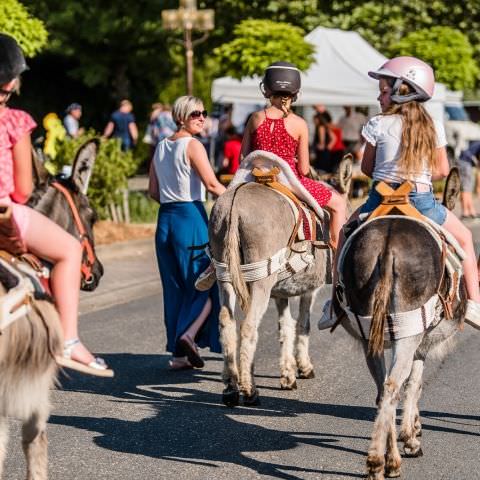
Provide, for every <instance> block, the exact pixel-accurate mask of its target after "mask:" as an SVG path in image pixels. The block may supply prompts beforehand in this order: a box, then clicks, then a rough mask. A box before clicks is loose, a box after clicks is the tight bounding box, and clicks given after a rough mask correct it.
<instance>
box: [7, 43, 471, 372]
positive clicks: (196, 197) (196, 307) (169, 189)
mask: <svg viewBox="0 0 480 480" xmlns="http://www.w3.org/2000/svg"><path fill="white" fill-rule="evenodd" d="M0 43H1V44H2V49H3V51H7V52H8V55H7V56H6V57H5V58H0V169H1V170H2V175H1V176H0V203H2V204H7V205H10V206H11V207H12V210H13V217H14V220H15V222H16V223H17V224H18V228H19V232H20V234H21V236H22V238H23V240H24V241H25V243H26V245H27V247H28V248H29V249H30V250H31V251H32V252H34V253H36V254H38V255H39V256H40V257H42V258H46V259H48V260H49V261H50V262H51V263H52V264H53V270H52V281H51V283H52V290H53V294H54V296H55V299H56V304H57V307H58V310H59V313H60V319H61V323H62V327H63V330H64V336H65V345H64V347H65V348H64V353H63V356H62V357H61V359H60V360H59V363H60V364H61V365H66V366H68V367H70V368H75V364H78V365H80V366H81V368H82V371H85V370H87V371H88V372H89V373H92V374H94V375H95V374H99V375H104V376H105V371H106V370H108V366H107V365H106V364H105V362H104V361H103V360H102V359H101V358H97V357H95V356H94V355H93V354H92V353H90V351H89V350H88V349H87V348H86V347H85V346H84V345H83V343H82V342H81V341H80V340H79V335H78V301H79V295H78V290H79V283H80V262H81V250H80V244H79V242H78V241H77V239H75V238H74V237H73V236H71V235H69V234H68V233H66V232H65V231H63V230H61V229H60V228H59V227H57V226H56V224H55V223H53V222H52V221H51V220H49V219H48V218H46V217H44V216H43V215H41V214H40V213H38V212H36V211H34V210H32V209H31V208H29V207H28V206H26V202H27V201H28V198H29V196H30V194H31V192H32V170H31V150H30V133H31V132H32V130H33V129H34V128H35V126H36V124H35V122H34V121H33V119H32V118H31V117H30V115H29V114H28V113H26V112H23V111H20V110H15V109H12V108H9V107H8V106H7V102H8V100H9V98H10V97H11V95H12V94H13V93H14V92H15V91H16V89H17V86H18V82H19V76H20V74H21V73H22V72H23V71H24V70H25V68H26V64H25V60H24V58H23V54H22V52H21V50H20V48H19V46H18V44H17V43H16V41H15V40H14V39H13V38H12V37H9V36H7V35H0ZM412 71H414V72H418V76H417V78H415V76H412V75H411V72H412ZM409 72H410V73H409ZM369 75H370V76H371V77H373V78H374V79H376V80H378V82H379V92H380V93H379V97H378V99H379V103H380V107H381V110H382V113H381V114H379V115H376V116H374V117H372V118H371V119H370V120H368V121H367V120H366V118H365V116H364V115H363V114H361V113H360V112H357V111H355V110H354V109H352V108H351V107H348V106H346V107H345V108H344V110H345V113H344V115H343V116H342V117H341V118H340V119H339V121H338V122H337V123H333V122H332V118H331V116H330V114H329V112H328V111H327V110H326V109H325V107H323V106H321V105H319V106H317V107H316V112H315V119H314V120H315V121H314V128H315V132H314V135H313V138H314V141H313V149H314V156H315V158H314V164H315V166H316V168H318V169H321V170H323V171H326V172H333V171H335V169H336V168H337V166H338V162H339V161H340V159H341V157H342V156H343V153H344V152H346V151H348V152H351V153H353V154H354V155H356V156H357V157H358V158H360V160H361V169H362V171H363V173H364V174H365V175H367V176H369V177H370V178H372V179H373V188H371V190H370V192H369V196H368V199H367V201H366V202H365V204H364V205H362V206H361V207H360V208H359V210H358V211H357V212H355V213H354V214H353V215H352V217H351V220H352V219H355V218H357V217H358V215H359V214H360V213H367V212H371V211H372V210H374V209H375V208H376V207H377V206H378V205H379V204H380V202H381V197H380V196H379V194H378V193H377V191H376V190H375V188H374V187H375V185H376V184H377V183H378V182H381V181H382V182H387V183H388V184H390V185H391V186H392V188H396V187H397V186H399V185H400V184H401V183H403V182H404V181H406V180H409V181H410V182H411V183H412V185H413V190H412V192H411V193H410V195H409V200H410V202H411V203H412V204H413V205H414V206H415V207H416V208H417V209H418V210H419V211H420V212H421V213H422V214H423V215H424V216H426V217H428V218H430V219H431V220H432V221H433V222H435V223H437V224H439V225H442V226H443V227H444V228H445V229H446V230H448V231H449V232H450V233H451V234H452V235H453V236H454V237H455V238H456V239H457V241H458V242H459V244H460V245H461V246H462V248H463V250H464V251H465V252H466V258H465V260H464V262H463V271H464V277H465V284H466V288H467V292H468V303H467V307H466V321H467V322H468V323H470V324H471V325H472V326H474V327H475V328H480V290H479V278H478V270H477V263H476V258H475V252H474V248H473V241H472V235H471V233H470V231H469V230H468V229H467V228H466V227H465V226H464V225H463V224H462V223H461V222H460V221H459V219H458V218H457V217H456V216H455V215H454V214H453V213H452V212H450V211H447V210H446V208H445V207H444V206H443V205H441V204H440V203H439V202H438V201H437V200H436V199H435V197H434V195H433V189H432V180H433V179H436V178H443V177H445V176H446V175H447V173H448V170H449V165H448V160H447V155H446V150H445V145H446V139H445V132H444V129H443V125H442V124H441V123H440V122H436V121H433V120H432V118H431V117H430V116H429V115H428V113H427V112H426V110H425V108H424V106H423V102H425V101H426V100H428V99H429V98H430V97H431V96H432V92H433V85H434V76H433V71H432V69H431V68H430V67H429V66H428V65H427V64H425V63H424V62H422V61H420V60H418V59H415V58H411V57H398V58H395V59H392V60H390V61H388V62H387V63H386V64H385V65H384V66H383V67H382V68H380V69H379V70H378V71H375V72H369ZM300 89H301V81H300V73H299V71H298V69H297V68H296V67H295V66H294V65H291V64H288V63H287V62H276V63H273V64H272V65H270V67H268V68H267V69H266V70H265V73H264V77H263V82H262V92H263V94H264V96H265V99H266V101H267V106H266V107H265V108H262V109H260V110H258V111H256V112H253V113H252V114H251V115H250V116H249V118H248V121H247V122H246V125H245V129H244V132H238V131H237V130H236V129H235V127H234V126H233V124H232V121H231V110H228V109H227V110H226V111H225V112H224V115H223V116H220V117H219V118H218V119H216V121H214V120H213V119H212V118H211V117H209V115H208V112H207V111H206V110H205V107H204V103H203V101H202V100H201V99H199V98H196V97H193V96H182V97H180V98H178V99H177V100H176V101H175V103H174V105H173V107H172V108H170V107H169V106H168V105H164V104H159V103H156V104H154V105H152V111H151V114H150V118H149V125H148V129H147V133H146V135H145V137H144V141H145V142H146V143H149V144H150V145H151V147H152V149H151V153H152V158H151V164H150V174H149V179H150V183H149V194H150V196H151V197H152V198H153V199H154V200H155V201H157V202H158V203H159V204H161V208H160V209H159V214H158V222H157V229H156V235H155V244H156V253H157V261H158V268H159V272H160V278H161V282H162V286H163V300H164V302H163V303H164V317H163V318H164V322H165V326H166V332H167V346H166V348H167V351H169V352H171V354H172V359H171V361H170V366H171V368H172V369H176V370H177V369H189V368H201V367H202V366H203V364H204V362H203V360H202V358H201V356H200V354H199V351H198V347H208V348H210V350H211V351H214V352H219V351H220V349H221V346H220V340H219V327H218V321H219V299H218V291H217V289H216V285H215V270H214V269H212V268H211V265H210V259H209V258H208V256H207V255H206V253H200V254H199V253H198V252H197V251H195V250H192V248H191V247H192V246H200V245H204V244H206V243H207V242H208V231H207V214H206V211H205V208H204V206H203V201H204V200H205V193H206V191H208V192H210V193H211V194H212V195H214V196H219V195H222V193H223V192H224V191H225V187H224V186H223V185H222V184H221V183H220V182H219V181H218V179H217V176H216V172H215V171H214V168H213V167H212V162H211V158H209V154H210V153H211V152H212V151H215V150H216V151H217V154H218V152H220V153H219V154H218V157H219V159H220V160H219V162H218V163H217V165H218V166H219V167H220V171H226V172H228V173H230V174H233V173H234V172H235V170H236V169H237V168H238V164H239V160H240V158H242V157H245V156H247V155H248V154H249V153H250V152H252V151H254V150H264V151H267V152H271V153H273V154H275V155H277V156H279V157H280V158H281V159H283V160H284V161H285V163H286V165H288V168H289V169H291V171H292V172H293V174H294V175H295V177H296V178H297V179H298V181H299V182H300V183H301V184H302V185H303V187H304V188H305V189H306V190H307V191H308V192H309V193H310V194H311V196H312V197H313V198H314V199H315V201H316V202H318V204H319V205H320V206H321V207H323V208H325V209H327V210H328V211H329V212H330V246H331V247H332V249H333V251H336V249H339V248H341V245H342V243H343V225H344V224H345V222H346V221H347V209H346V202H345V199H344V198H343V197H342V196H341V195H340V194H339V193H338V192H337V191H336V190H335V189H334V188H333V187H330V186H329V185H327V184H325V183H322V182H317V181H314V180H312V179H311V178H309V177H308V175H309V172H310V163H311V155H310V148H309V147H310V146H309V142H310V136H309V132H308V125H307V123H306V121H305V120H304V119H303V118H302V117H300V116H299V115H296V114H295V113H294V112H293V104H294V102H295V100H296V98H297V95H298V94H299V92H300ZM132 110H133V107H132V104H131V102H130V101H129V100H126V99H125V100H122V101H121V102H120V104H119V107H118V110H116V111H115V112H113V113H112V115H111V117H110V120H109V122H108V124H107V125H106V127H105V130H104V132H103V135H104V136H105V137H110V136H113V137H116V138H119V139H120V141H121V148H122V149H123V150H125V151H126V150H129V149H131V148H133V146H134V145H135V144H136V142H137V141H138V129H137V126H136V123H135V117H134V115H133V113H132ZM81 116H82V107H81V105H79V104H78V103H72V104H71V105H70V106H69V107H68V108H67V111H66V116H65V119H64V125H65V129H66V131H67V132H68V135H69V136H71V137H72V138H75V137H77V136H78V135H79V134H80V133H81V127H80V125H79V121H80V119H81ZM205 132H207V133H205ZM414 137H415V138H414ZM414 140H415V141H414ZM212 142H213V143H215V148H213V147H212V145H213V143H212ZM218 147H220V148H218ZM477 147H478V149H477ZM478 150H480V145H476V146H475V148H474V147H473V146H472V149H471V151H468V152H465V154H464V158H463V159H462V161H464V162H465V163H468V162H469V161H471V158H472V156H473V157H476V156H477V155H478ZM334 270H335V267H334ZM205 272H207V275H206V276H204V277H203V278H206V279H207V280H213V281H207V282H205V284H203V285H202V288H199V289H197V288H196V286H195V283H196V281H197V279H198V278H202V275H201V274H202V273H205ZM333 278H334V283H335V278H336V274H335V272H334V275H333ZM334 321H335V317H334V314H333V310H332V309H331V308H330V302H327V304H326V305H325V308H324V310H323V316H322V319H321V321H320V325H319V326H320V327H321V328H327V327H329V326H331V325H332V323H333V322H334ZM66 360H68V361H69V362H67V361H66ZM72 362H73V363H72Z"/></svg>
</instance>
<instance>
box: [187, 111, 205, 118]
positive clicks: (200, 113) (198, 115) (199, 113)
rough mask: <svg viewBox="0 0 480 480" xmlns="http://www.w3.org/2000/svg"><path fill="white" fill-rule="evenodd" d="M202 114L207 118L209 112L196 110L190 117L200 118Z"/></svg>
mask: <svg viewBox="0 0 480 480" xmlns="http://www.w3.org/2000/svg"><path fill="white" fill-rule="evenodd" d="M201 116H203V118H207V117H208V112H207V111H206V110H204V111H203V112H201V111H200V110H194V111H193V112H192V113H190V115H189V117H190V118H200V117H201Z"/></svg>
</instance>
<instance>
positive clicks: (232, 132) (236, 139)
mask: <svg viewBox="0 0 480 480" xmlns="http://www.w3.org/2000/svg"><path fill="white" fill-rule="evenodd" d="M225 136H226V140H225V143H224V145H223V164H222V167H223V168H224V169H225V173H227V174H230V175H233V174H235V172H236V171H237V170H238V166H239V164H240V151H241V149H242V137H241V136H240V135H239V134H238V133H237V130H236V128H235V127H233V126H230V127H228V128H227V129H226V130H225Z"/></svg>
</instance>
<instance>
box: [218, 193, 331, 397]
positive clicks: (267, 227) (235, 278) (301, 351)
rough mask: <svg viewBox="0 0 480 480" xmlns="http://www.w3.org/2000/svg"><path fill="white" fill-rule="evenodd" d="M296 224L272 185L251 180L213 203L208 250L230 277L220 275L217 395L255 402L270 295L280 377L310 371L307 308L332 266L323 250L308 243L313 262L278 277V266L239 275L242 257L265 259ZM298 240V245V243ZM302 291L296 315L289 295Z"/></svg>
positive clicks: (283, 381) (286, 383) (290, 379)
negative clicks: (261, 330)
mask: <svg viewBox="0 0 480 480" xmlns="http://www.w3.org/2000/svg"><path fill="white" fill-rule="evenodd" d="M294 226H295V217H294V214H293V212H292V208H291V206H290V204H289V203H288V201H287V200H286V199H285V198H284V197H283V196H281V195H279V194H278V193H276V192H275V191H273V190H272V189H270V188H268V187H266V186H264V185H260V184H257V183H248V184H244V185H240V186H239V187H237V188H235V189H229V190H227V191H226V192H225V193H224V194H223V195H221V196H220V197H219V199H218V200H217V202H216V203H215V205H214V207H213V210H212V214H211V216H210V221H209V240H210V250H211V253H212V257H213V258H214V259H215V260H217V261H220V262H224V263H226V264H227V265H228V270H229V272H230V274H231V276H232V282H231V283H230V282H226V281H219V282H218V284H219V291H220V303H221V310H220V340H221V343H222V347H223V355H224V370H223V381H224V383H225V390H224V391H223V402H224V403H225V404H226V405H228V406H235V405H238V403H239V392H241V393H242V394H243V396H244V404H246V405H257V404H258V403H259V396H258V392H257V389H256V387H255V380H254V365H253V364H254V356H255V350H256V345H257V338H258V327H259V325H260V321H261V319H262V317H263V315H264V313H265V311H266V309H267V306H268V301H269V299H270V296H272V297H274V299H275V303H276V306H277V310H278V314H279V325H280V342H281V345H282V347H281V359H280V371H281V378H280V385H281V387H282V388H283V389H293V388H296V373H297V370H298V373H299V377H300V378H313V377H314V371H313V365H312V362H311V361H310V357H309V353H308V343H309V333H310V310H311V307H312V304H313V300H314V298H315V293H316V292H317V290H318V288H319V287H320V286H322V285H323V284H324V283H325V280H326V277H327V273H329V271H330V262H329V261H328V253H327V252H328V251H327V250H325V249H317V248H314V247H312V246H311V244H308V242H306V243H307V244H308V245H309V248H311V249H312V251H311V253H312V254H313V255H314V258H315V259H314V262H313V263H312V264H311V265H310V266H309V267H307V269H306V270H304V271H301V272H299V273H296V274H294V275H293V276H291V277H290V278H286V279H283V280H279V278H278V273H273V274H271V275H269V276H267V277H266V278H262V279H260V280H256V281H253V282H248V284H247V283H246V282H245V280H244V278H243V275H242V273H241V271H240V265H241V264H250V263H254V262H258V261H261V260H266V259H268V258H269V257H271V256H272V255H273V254H275V253H276V252H277V251H279V250H280V249H282V248H284V247H286V246H287V244H288V241H289V237H290V235H291V234H292V231H293V229H294ZM298 248H300V249H301V248H303V247H302V244H300V245H298ZM295 296H299V297H300V308H299V317H298V319H297V320H295V319H294V318H293V317H292V315H291V313H290V308H289V299H290V298H291V297H295ZM237 298H238V299H239V302H240V305H241V306H242V309H243V310H244V312H245V314H246V315H245V318H244V319H242V321H241V324H240V342H239V353H240V354H239V358H240V362H239V366H237V327H236V321H235V315H234V310H235V303H236V299H237Z"/></svg>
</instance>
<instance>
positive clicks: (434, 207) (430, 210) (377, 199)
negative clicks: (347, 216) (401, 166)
mask: <svg viewBox="0 0 480 480" xmlns="http://www.w3.org/2000/svg"><path fill="white" fill-rule="evenodd" d="M392 187H393V188H397V186H396V185H392ZM408 198H409V200H410V203H411V204H412V205H413V206H414V207H415V208H416V209H417V210H418V211H419V212H420V213H421V214H422V215H424V216H425V217H428V218H429V219H430V220H433V221H434V222H435V223H438V225H443V224H444V223H445V220H446V219H447V209H446V208H445V207H444V206H443V205H442V204H441V203H440V202H439V201H438V200H437V199H436V198H435V197H434V195H433V192H432V191H430V192H410V195H409V196H408ZM380 203H382V196H381V195H380V194H379V193H378V192H377V191H376V190H375V187H372V188H371V189H370V192H369V193H368V199H367V201H366V202H365V203H364V204H363V206H362V208H361V210H360V213H370V212H373V210H375V209H376V208H377V207H378V206H379V205H380Z"/></svg>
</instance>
